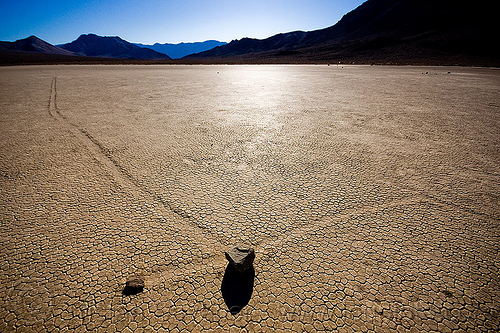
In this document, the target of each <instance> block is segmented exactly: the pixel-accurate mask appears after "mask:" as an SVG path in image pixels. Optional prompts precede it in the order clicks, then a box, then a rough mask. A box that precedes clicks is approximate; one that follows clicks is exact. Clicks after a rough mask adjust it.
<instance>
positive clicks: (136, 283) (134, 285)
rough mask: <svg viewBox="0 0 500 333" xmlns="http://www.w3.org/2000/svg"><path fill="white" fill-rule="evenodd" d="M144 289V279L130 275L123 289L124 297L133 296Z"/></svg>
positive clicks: (137, 275)
mask: <svg viewBox="0 0 500 333" xmlns="http://www.w3.org/2000/svg"><path fill="white" fill-rule="evenodd" d="M143 289H144V277H143V276H142V275H139V274H133V275H130V276H129V277H128V278H127V282H126V283H125V288H124V289H123V294H124V295H135V294H138V293H140V292H142V290H143Z"/></svg>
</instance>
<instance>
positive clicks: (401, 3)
mask: <svg viewBox="0 0 500 333" xmlns="http://www.w3.org/2000/svg"><path fill="white" fill-rule="evenodd" d="M492 13H493V11H492V9H490V10H488V9H487V8H485V7H484V6H479V5H477V6H475V5H472V4H470V3H466V2H463V1H455V0H440V1H434V0H368V1H366V2H365V3H363V4H362V5H360V6H359V7H357V8H356V9H354V10H353V11H351V12H349V13H347V14H346V15H344V16H343V17H342V19H341V20H340V21H339V22H337V24H335V25H333V26H331V27H328V28H325V29H321V30H315V31H310V32H303V31H295V32H289V33H283V34H278V35H275V36H272V37H269V38H266V39H252V38H243V39H241V40H235V41H232V42H231V43H229V44H227V45H224V46H219V47H216V48H214V49H212V50H208V51H205V52H201V53H197V54H194V55H189V56H187V57H186V58H185V59H212V60H213V61H215V62H217V61H221V60H222V61H224V62H278V63H279V62H325V61H331V62H337V61H342V62H351V61H361V62H382V63H411V64H418V63H436V64H492V65H498V64H499V63H500V62H499V58H500V52H499V51H498V50H497V48H495V47H493V46H492V42H493V41H494V40H495V39H496V38H497V37H496V31H498V28H495V27H494V22H495V19H494V18H493V14H492Z"/></svg>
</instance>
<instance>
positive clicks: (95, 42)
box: [58, 34, 170, 59]
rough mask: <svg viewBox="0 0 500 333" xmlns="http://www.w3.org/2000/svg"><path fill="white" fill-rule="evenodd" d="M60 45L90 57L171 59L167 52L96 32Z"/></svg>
mask: <svg viewBox="0 0 500 333" xmlns="http://www.w3.org/2000/svg"><path fill="white" fill-rule="evenodd" d="M58 46H59V47H60V48H62V49H65V50H68V51H71V52H73V53H74V54H77V55H81V56H88V57H110V58H121V59H170V57H169V56H168V55H166V54H163V53H160V52H157V51H155V50H151V49H148V48H142V47H139V46H136V45H134V44H132V43H129V42H127V41H125V40H123V39H121V38H120V37H116V36H115V37H101V36H97V35H95V34H87V35H81V36H80V37H78V39H76V40H75V41H73V42H71V43H67V44H62V45H58Z"/></svg>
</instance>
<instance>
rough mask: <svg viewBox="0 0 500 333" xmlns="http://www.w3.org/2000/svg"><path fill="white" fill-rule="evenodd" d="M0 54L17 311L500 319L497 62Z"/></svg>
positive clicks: (188, 321) (338, 325) (187, 324)
mask: <svg viewBox="0 0 500 333" xmlns="http://www.w3.org/2000/svg"><path fill="white" fill-rule="evenodd" d="M0 71H1V75H0V84H1V87H2V92H1V93H0V110H1V111H0V124H1V126H2V131H0V144H1V147H2V148H1V150H0V188H1V193H2V195H1V197H0V235H1V236H0V263H1V265H2V266H1V271H0V331H2V332H11V331H12V332H13V331H20V332H21V331H28V332H43V331H48V332H59V331H77V332H78V331H80V332H85V331H98V332H115V331H120V332H147V331H149V332H161V331H166V332H193V331H224V332H226V331H231V332H233V331H234V332H261V331H296V332H299V331H300V332H304V331H307V332H332V331H338V332H391V331H394V332H423V331H426V332H496V331H498V330H499V319H498V318H499V317H500V315H499V310H500V287H499V286H500V281H499V276H500V274H499V271H498V262H499V253H500V252H499V244H500V239H499V238H500V232H499V231H500V229H499V217H500V214H499V212H500V211H499V209H498V193H499V185H500V181H499V180H500V170H499V165H500V161H499V155H498V150H497V148H498V146H499V140H500V133H499V132H500V126H499V115H500V112H499V105H498V104H497V102H496V101H497V100H498V97H499V96H498V91H499V88H500V77H499V75H498V74H497V73H496V71H495V70H488V69H467V68H452V69H448V68H431V69H429V68H426V69H425V70H424V69H422V68H418V67H414V68H411V67H410V68H400V67H363V66H359V67H358V66H349V67H346V68H336V67H333V66H332V67H327V66H220V67H219V66H196V68H193V67H190V66H167V67H162V66H146V67H143V66H130V67H128V66H32V67H12V68H2V69H0ZM429 71H430V72H432V73H433V74H435V75H422V74H421V73H422V72H429ZM449 72H451V73H449ZM381 82H383V84H381ZM47 99H48V102H47ZM236 242H246V243H250V244H252V245H253V246H254V247H255V249H256V255H257V256H256V259H255V262H254V267H255V280H254V286H253V293H252V297H251V299H250V302H249V303H248V305H247V306H245V307H244V308H243V309H242V311H241V312H240V313H238V314H237V315H232V314H231V313H230V312H229V311H228V309H227V306H226V304H225V303H224V299H223V297H222V294H221V282H222V279H223V275H224V270H225V267H226V264H227V263H226V261H225V258H224V254H223V253H224V250H225V249H226V247H227V246H228V245H231V244H234V243H236ZM135 272H139V273H141V274H142V275H144V276H145V280H146V286H145V288H144V291H143V292H142V293H139V294H137V295H123V294H122V290H123V287H124V284H125V280H126V277H127V276H128V275H129V274H132V273H135Z"/></svg>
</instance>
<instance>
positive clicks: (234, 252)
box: [226, 246, 255, 273]
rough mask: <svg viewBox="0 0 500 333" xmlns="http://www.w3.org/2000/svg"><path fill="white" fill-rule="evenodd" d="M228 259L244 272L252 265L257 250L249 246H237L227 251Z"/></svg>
mask: <svg viewBox="0 0 500 333" xmlns="http://www.w3.org/2000/svg"><path fill="white" fill-rule="evenodd" d="M226 259H227V260H228V261H229V263H230V264H231V265H233V267H234V268H236V269H237V270H238V272H240V273H243V272H244V271H246V270H247V269H248V268H250V267H252V264H253V260H254V259H255V251H254V250H253V249H252V248H249V247H244V246H235V247H233V248H231V249H229V250H227V251H226Z"/></svg>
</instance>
